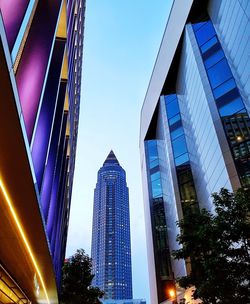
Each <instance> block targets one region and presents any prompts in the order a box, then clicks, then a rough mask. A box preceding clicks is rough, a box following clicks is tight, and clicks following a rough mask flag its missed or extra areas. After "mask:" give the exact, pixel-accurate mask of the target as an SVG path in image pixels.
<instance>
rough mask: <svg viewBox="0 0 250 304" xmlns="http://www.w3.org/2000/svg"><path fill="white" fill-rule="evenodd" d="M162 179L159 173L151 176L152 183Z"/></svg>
mask: <svg viewBox="0 0 250 304" xmlns="http://www.w3.org/2000/svg"><path fill="white" fill-rule="evenodd" d="M160 178H161V175H160V172H159V171H158V172H155V173H153V174H151V181H152V182H153V181H155V180H157V179H160Z"/></svg>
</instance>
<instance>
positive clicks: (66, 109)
mask: <svg viewBox="0 0 250 304" xmlns="http://www.w3.org/2000/svg"><path fill="white" fill-rule="evenodd" d="M64 111H69V94H68V88H67V89H66V94H65V101H64Z"/></svg>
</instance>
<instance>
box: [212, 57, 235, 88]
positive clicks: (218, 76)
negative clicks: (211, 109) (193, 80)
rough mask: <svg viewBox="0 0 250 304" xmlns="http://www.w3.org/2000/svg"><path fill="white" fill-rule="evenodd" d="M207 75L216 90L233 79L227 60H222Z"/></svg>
mask: <svg viewBox="0 0 250 304" xmlns="http://www.w3.org/2000/svg"><path fill="white" fill-rule="evenodd" d="M207 73H208V77H209V80H210V83H211V86H212V88H216V87H217V86H219V85H220V84H222V83H223V82H224V81H226V80H228V79H229V78H231V77H232V73H231V70H230V68H229V66H228V63H227V60H226V59H222V60H221V61H220V62H218V63H217V64H216V65H214V66H213V67H212V68H210V69H208V70H207Z"/></svg>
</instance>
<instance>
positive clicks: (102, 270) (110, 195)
mask: <svg viewBox="0 0 250 304" xmlns="http://www.w3.org/2000/svg"><path fill="white" fill-rule="evenodd" d="M91 256H92V259H93V273H94V274H95V277H94V280H93V285H94V286H97V287H99V288H100V289H101V290H103V291H104V292H105V297H104V298H106V299H132V271H131V247H130V220H129V198H128V187H127V184H126V173H125V171H124V169H123V168H122V167H121V166H120V165H119V162H118V160H117V159H116V156H115V155H114V153H113V151H111V152H110V153H109V155H108V157H107V159H106V160H105V162H104V164H103V167H101V169H100V170H99V171H98V179H97V184H96V188H95V193H94V210H93V230H92V252H91Z"/></svg>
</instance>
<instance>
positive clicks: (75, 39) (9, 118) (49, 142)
mask: <svg viewBox="0 0 250 304" xmlns="http://www.w3.org/2000/svg"><path fill="white" fill-rule="evenodd" d="M0 11H1V17H0V36H1V42H0V58H1V65H0V66H1V71H0V79H1V81H0V83H1V90H0V91H1V97H0V115H1V118H0V132H1V138H2V142H3V145H1V151H0V203H1V204H0V206H1V207H0V209H1V210H0V214H1V216H0V231H1V233H0V234H1V235H0V238H1V246H0V274H1V275H0V302H1V303H17V302H18V303H28V302H29V301H30V302H32V303H58V291H59V289H60V282H61V266H62V262H63V260H64V257H65V248H66V239H67V231H68V220H69V212H70V202H71V193H72V183H73V175H74V166H75V153H76V143H77V133H78V120H79V107H80V87H81V70H82V54H83V53H82V52H83V32H84V16H85V0H53V1H52V0H49V1H40V0H29V1H28V0H24V1H17V0H1V1H0ZM2 278H4V279H2ZM3 281H4V282H3ZM19 297H20V298H21V299H20V300H18V299H19Z"/></svg>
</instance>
